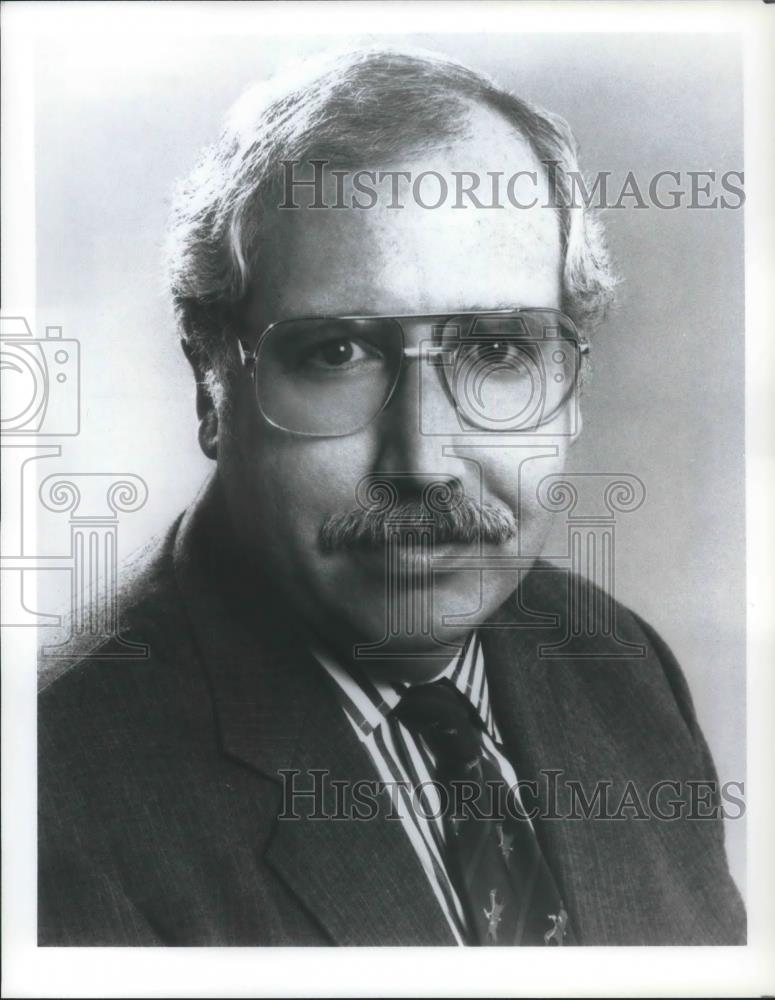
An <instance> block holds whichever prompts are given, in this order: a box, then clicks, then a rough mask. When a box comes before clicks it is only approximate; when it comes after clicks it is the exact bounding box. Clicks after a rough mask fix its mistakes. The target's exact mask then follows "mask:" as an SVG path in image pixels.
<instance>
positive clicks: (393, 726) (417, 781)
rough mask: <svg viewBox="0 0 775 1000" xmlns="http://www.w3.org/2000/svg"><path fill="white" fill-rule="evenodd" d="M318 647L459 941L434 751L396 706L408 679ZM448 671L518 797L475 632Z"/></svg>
mask: <svg viewBox="0 0 775 1000" xmlns="http://www.w3.org/2000/svg"><path fill="white" fill-rule="evenodd" d="M315 655H316V657H317V659H318V660H319V662H320V663H321V664H322V666H323V667H324V668H325V669H326V671H327V672H328V673H329V675H330V676H331V677H332V678H333V680H334V681H335V683H336V690H337V693H338V695H339V698H340V701H341V703H342V706H343V708H344V711H345V714H346V715H347V718H348V719H349V721H350V724H351V725H352V727H353V729H354V730H355V733H356V735H357V736H358V739H359V740H360V741H361V743H362V744H363V746H364V747H365V748H366V750H367V752H368V754H369V756H370V757H371V760H372V762H373V763H374V766H375V768H376V770H377V773H378V774H379V778H380V781H381V782H384V783H386V785H387V787H388V788H390V789H391V790H392V792H393V795H392V807H393V809H394V810H395V813H396V814H397V815H398V817H399V818H400V821H401V825H402V827H403V830H404V832H405V834H406V836H407V837H408V838H409V842H410V843H411V845H412V847H413V849H414V851H415V853H416V855H417V858H418V860H419V861H420V864H421V865H422V868H423V870H424V872H425V874H426V876H427V878H428V882H429V883H430V887H431V889H432V891H433V894H434V896H435V897H436V900H437V902H438V904H439V907H440V909H441V911H442V913H443V914H444V917H445V918H446V920H447V922H448V923H449V926H450V929H451V930H452V933H453V935H454V937H455V940H456V941H457V943H458V944H459V945H463V944H466V939H467V936H468V928H467V925H466V918H465V914H464V910H463V907H462V905H461V902H460V899H459V897H458V894H457V892H456V891H455V888H454V886H453V884H452V880H451V879H450V876H449V873H448V871H447V868H446V865H445V861H444V858H445V834H444V824H443V819H442V811H441V802H440V799H439V795H438V791H437V789H436V786H435V785H434V784H433V782H434V779H435V772H436V766H435V761H434V757H433V754H432V753H431V751H430V749H429V748H428V745H427V744H426V742H425V740H423V739H422V737H419V736H414V735H413V734H412V733H411V732H410V731H409V730H408V729H407V728H406V726H404V725H403V724H402V723H401V722H399V721H398V719H397V718H395V716H393V715H392V714H391V713H392V711H393V709H394V708H395V706H396V705H397V704H398V702H399V701H400V700H401V697H402V695H403V694H404V692H405V691H406V690H407V688H408V687H409V686H410V685H409V683H404V682H397V683H389V682H384V681H378V680H373V679H371V678H370V677H369V676H368V671H367V670H364V669H357V668H355V669H350V668H348V667H345V666H343V665H342V664H341V663H339V662H337V661H335V660H333V659H332V658H331V657H330V655H328V654H327V653H324V652H322V651H320V650H316V651H315ZM441 677H446V678H448V679H449V680H450V681H451V682H452V683H453V684H454V685H455V687H457V689H458V690H459V691H461V692H462V693H463V694H464V695H465V696H466V698H467V699H468V700H469V701H470V702H471V704H472V705H473V706H474V708H475V709H476V711H477V712H478V714H479V716H480V718H481V719H482V722H483V723H484V726H485V732H484V733H483V734H482V742H483V748H484V752H485V753H486V754H487V756H488V757H489V759H490V760H491V761H492V762H493V763H494V764H495V765H496V767H497V768H498V769H499V771H500V773H501V775H502V777H503V780H504V781H505V782H506V783H507V784H508V785H509V786H510V787H511V788H512V789H513V790H514V794H515V795H516V796H517V798H519V790H518V788H517V777H516V774H515V773H514V769H513V767H512V766H511V764H510V763H509V761H508V760H507V759H506V758H505V756H504V754H503V749H502V747H501V739H500V734H499V732H498V728H497V726H496V724H495V720H494V718H493V715H492V708H491V706H490V696H489V691H488V687H487V678H486V675H485V670H484V655H483V653H482V646H481V642H480V640H479V636H478V633H477V632H476V631H474V632H472V633H471V634H470V636H469V638H468V640H467V642H466V644H465V646H464V647H463V649H462V650H461V652H460V653H459V654H458V656H457V657H455V658H454V659H453V660H452V661H451V662H450V663H449V664H448V665H447V667H446V669H445V670H444V671H442V673H441V674H439V676H438V677H437V678H436V679H437V680H438V679H440V678H441Z"/></svg>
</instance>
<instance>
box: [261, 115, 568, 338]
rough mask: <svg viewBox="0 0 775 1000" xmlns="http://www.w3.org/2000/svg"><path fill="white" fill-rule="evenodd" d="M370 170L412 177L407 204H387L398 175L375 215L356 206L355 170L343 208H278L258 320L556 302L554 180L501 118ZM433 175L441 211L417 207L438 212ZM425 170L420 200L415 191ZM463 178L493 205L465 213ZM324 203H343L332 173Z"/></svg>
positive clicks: (403, 197)
mask: <svg viewBox="0 0 775 1000" xmlns="http://www.w3.org/2000/svg"><path fill="white" fill-rule="evenodd" d="M364 169H369V170H375V171H377V170H381V171H383V172H385V173H387V172H388V171H404V172H408V173H409V174H410V179H408V180H407V179H405V178H401V179H400V180H399V181H398V184H399V188H398V193H399V197H398V201H399V203H400V204H402V205H403V206H404V207H402V208H395V207H392V208H391V207H390V204H391V202H394V200H395V199H394V196H393V193H392V191H391V181H390V179H389V178H388V179H383V180H382V181H379V180H378V182H377V183H376V184H375V185H374V187H375V189H376V191H377V204H376V205H374V207H373V208H368V209H362V208H354V207H352V204H351V195H352V193H353V190H352V177H353V175H354V174H355V173H356V171H355V170H354V171H352V173H351V174H349V175H348V177H347V178H346V179H345V181H344V185H345V186H344V188H343V192H344V198H340V201H343V202H344V204H345V205H346V206H347V207H345V208H333V207H328V208H323V209H310V208H309V207H307V204H305V201H304V199H303V198H302V197H297V198H296V200H297V201H298V203H299V204H300V205H301V206H302V207H300V208H299V209H297V210H294V209H279V208H276V209H271V210H270V212H269V215H268V219H267V226H266V228H265V231H264V232H265V236H264V245H265V246H266V247H267V248H269V252H268V253H264V254H263V256H262V259H260V260H259V268H258V275H259V278H258V281H257V282H256V284H255V286H254V288H253V295H252V298H251V303H250V319H251V321H252V322H253V323H255V324H257V325H258V324H263V325H268V324H269V323H271V322H275V321H276V320H278V319H283V318H287V317H290V316H304V315H319V314H323V313H328V314H331V313H339V314H343V313H402V312H403V313H406V312H415V313H422V312H428V313H432V312H445V311H447V310H449V309H471V308H500V307H505V306H519V305H523V306H525V305H543V306H555V307H556V306H559V304H560V303H559V299H560V274H561V246H560V229H559V220H558V218H557V212H556V210H555V209H554V208H552V207H549V190H548V182H547V178H546V172H545V169H544V167H543V165H542V164H541V163H540V162H539V161H538V159H537V157H536V156H535V154H534V153H533V151H532V150H531V149H530V147H529V145H528V143H527V142H526V141H525V140H524V139H523V138H522V137H521V136H519V135H517V134H516V133H515V132H514V131H513V129H511V127H510V126H509V125H508V123H506V122H505V121H504V120H503V119H502V118H500V116H497V115H495V114H494V113H490V112H486V113H481V112H480V113H478V114H477V115H476V116H473V117H472V118H471V121H470V128H469V129H468V132H467V135H466V137H465V138H462V139H457V140H454V141H450V142H448V143H446V144H443V145H438V146H436V147H435V148H433V149H431V150H430V151H428V152H425V153H422V154H416V153H415V154H411V155H405V156H401V155H397V156H396V157H395V159H394V160H392V161H391V162H387V163H380V164H374V165H372V164H369V165H368V166H367V167H365V168H364ZM431 172H436V173H438V174H440V175H441V176H442V177H443V178H444V179H445V181H446V183H447V186H448V193H447V197H446V199H445V200H444V202H443V204H441V205H440V206H439V207H437V208H426V207H423V204H421V203H420V202H424V203H425V204H426V205H432V204H434V203H435V202H436V201H438V200H439V197H440V192H441V191H442V190H443V189H442V188H441V187H440V181H439V180H438V179H437V178H435V177H433V176H432V175H431ZM423 174H426V175H427V176H426V177H425V179H424V180H422V181H421V186H418V187H417V189H416V190H417V192H418V193H419V198H415V196H414V193H413V192H414V187H413V186H414V184H415V182H416V179H417V178H418V177H421V175H423ZM456 174H457V175H460V176H465V182H464V183H465V186H466V187H469V186H471V185H472V184H473V183H476V184H477V187H476V188H475V189H474V190H475V192H476V194H477V197H478V198H479V200H480V202H481V203H483V205H485V206H487V205H495V207H483V208H479V207H475V206H474V204H472V202H471V200H470V199H469V198H468V197H466V196H463V197H462V199H461V200H462V204H463V205H464V206H465V207H463V208H460V207H457V208H456V207H454V206H455V204H456V202H457V203H458V204H460V203H461V200H459V199H458V197H457V193H456V190H457V189H456V185H458V184H460V183H461V181H459V180H457V179H456ZM520 174H521V176H516V175H520ZM493 175H499V176H498V179H497V180H494V178H493ZM515 176H516V179H513V178H515ZM367 183H372V181H371V180H367ZM494 184H497V191H495V190H494V187H493V185H494ZM509 192H510V193H511V199H513V200H516V201H518V202H519V203H520V205H524V206H528V205H530V204H531V202H533V201H534V200H535V202H536V204H535V205H533V206H532V207H515V206H514V205H513V204H512V201H511V200H510V199H509ZM358 198H359V200H360V201H361V202H364V201H367V200H368V199H366V198H365V197H364V196H363V194H360V195H358ZM308 200H309V199H307V202H308ZM324 201H325V203H326V205H328V206H332V205H334V204H335V203H336V202H337V192H336V187H335V181H334V179H333V178H332V177H330V176H329V177H327V179H326V183H325V197H324Z"/></svg>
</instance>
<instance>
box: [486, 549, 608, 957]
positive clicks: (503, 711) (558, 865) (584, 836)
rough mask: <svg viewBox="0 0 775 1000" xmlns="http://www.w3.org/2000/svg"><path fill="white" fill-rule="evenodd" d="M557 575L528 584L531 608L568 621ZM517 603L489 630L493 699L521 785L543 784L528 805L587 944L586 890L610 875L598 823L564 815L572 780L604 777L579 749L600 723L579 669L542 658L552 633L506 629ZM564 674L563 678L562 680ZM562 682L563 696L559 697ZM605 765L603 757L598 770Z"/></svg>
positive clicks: (538, 573)
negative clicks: (532, 591)
mask: <svg viewBox="0 0 775 1000" xmlns="http://www.w3.org/2000/svg"><path fill="white" fill-rule="evenodd" d="M557 572H558V571H556V570H550V569H539V570H534V572H533V573H532V574H531V575H530V577H529V578H528V580H529V584H528V585H531V584H532V585H533V586H535V585H536V584H537V590H538V592H539V595H540V596H539V600H538V603H537V604H536V603H531V607H535V608H536V609H537V610H540V611H542V612H543V611H546V612H547V613H549V614H560V615H562V613H563V608H562V604H561V602H559V603H558V602H556V595H557V594H558V593H559V594H562V593H563V588H562V587H557V586H556V585H554V586H553V585H552V583H554V582H555V581H556V579H557V577H556V574H557ZM552 577H553V578H554V580H553V581H552V583H550V582H549V580H551V578H552ZM543 580H546V586H544V585H543ZM513 600H514V597H513V595H512V597H511V598H510V599H509V601H507V602H506V604H505V605H503V607H502V608H501V609H499V611H498V612H497V613H496V615H495V616H494V617H493V618H492V619H490V621H489V622H487V623H486V624H485V625H484V626H483V627H482V631H481V635H482V648H483V651H484V657H485V665H486V671H487V680H488V685H489V688H490V699H491V704H492V709H493V714H494V716H495V719H496V722H497V723H498V727H499V729H500V732H501V734H502V737H503V740H504V745H505V748H506V751H507V754H508V756H509V758H510V759H511V761H512V762H513V764H514V766H515V770H516V773H517V778H518V780H519V781H520V782H534V783H535V788H536V790H537V792H536V794H535V795H533V794H532V789H531V788H528V790H527V792H526V793H525V794H523V799H524V800H525V804H526V806H527V805H532V806H533V807H534V808H535V809H537V811H538V812H537V815H538V817H539V818H538V819H536V820H535V821H534V826H535V829H536V835H537V836H538V839H539V842H540V843H541V847H542V850H543V851H544V854H545V856H546V858H547V860H548V862H549V864H550V866H551V868H552V871H553V873H554V876H555V878H556V880H557V883H558V886H559V887H560V891H561V893H562V895H563V900H564V902H565V904H566V907H567V908H568V910H569V912H570V913H571V915H572V916H575V917H576V920H575V931H576V938H577V939H579V938H582V937H583V930H584V928H585V927H586V926H589V925H588V919H589V914H588V913H587V912H586V900H585V895H586V887H587V886H588V885H590V884H592V885H594V884H595V881H596V880H598V881H599V880H600V879H601V878H602V879H605V878H606V872H605V869H604V867H603V866H602V865H599V864H598V861H599V859H598V854H599V851H598V847H597V844H596V840H595V836H594V833H595V831H594V823H590V822H583V821H581V820H579V821H570V822H568V821H561V820H560V818H559V817H563V816H567V815H568V813H569V812H570V811H571V808H572V803H571V800H570V791H569V788H568V785H567V782H566V780H565V779H566V778H567V777H572V778H573V779H575V780H578V781H580V782H581V784H582V785H583V787H584V788H589V787H590V784H591V782H592V780H593V778H596V777H599V776H600V775H599V771H598V773H596V774H594V775H592V773H591V772H590V771H589V770H588V765H589V763H590V762H588V761H587V759H586V758H585V756H584V755H583V754H582V753H579V750H578V748H579V747H582V746H584V745H585V744H587V743H588V738H589V733H588V732H587V733H586V734H585V732H583V731H581V732H580V731H579V726H580V725H581V727H582V729H584V728H587V729H588V728H589V726H590V724H591V722H592V718H591V716H590V715H589V714H586V712H585V706H584V704H583V698H584V696H583V692H582V691H579V692H578V693H579V701H578V702H575V703H574V702H573V697H572V695H570V696H569V694H568V692H569V691H572V690H573V688H574V679H573V670H574V667H573V665H568V664H560V663H558V662H557V661H551V660H546V659H541V658H540V657H539V655H538V648H539V646H541V645H542V644H544V643H547V642H551V640H552V636H550V635H549V634H547V629H545V628H543V629H541V628H535V627H525V626H519V627H515V626H510V625H508V624H506V623H507V622H508V621H509V618H510V617H511V611H512V610H513V609H511V607H510V606H511V604H512V602H513ZM558 674H562V675H563V677H562V678H558V677H557V675H558ZM558 684H559V685H560V686H561V687H562V690H563V692H564V696H563V697H559V696H558V695H557V694H556V691H557V690H558ZM600 764H601V758H600V757H599V756H598V757H597V758H596V759H595V761H594V763H593V765H592V766H594V767H599V765H600ZM607 773H609V774H610V773H612V771H611V770H609V771H608V772H607ZM580 862H583V863H580ZM614 891H615V890H614ZM592 917H593V919H594V914H593V915H592ZM581 943H583V941H581Z"/></svg>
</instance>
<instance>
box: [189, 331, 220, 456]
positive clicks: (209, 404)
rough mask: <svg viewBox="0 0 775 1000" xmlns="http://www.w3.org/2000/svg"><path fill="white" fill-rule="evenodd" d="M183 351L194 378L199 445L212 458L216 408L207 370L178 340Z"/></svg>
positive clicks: (216, 429) (216, 431) (216, 447)
mask: <svg viewBox="0 0 775 1000" xmlns="http://www.w3.org/2000/svg"><path fill="white" fill-rule="evenodd" d="M180 346H181V347H182V348H183V353H184V354H185V356H186V359H187V360H188V363H189V364H190V365H191V368H192V370H193V372H194V377H195V378H196V415H197V417H198V418H199V435H198V436H199V447H200V448H201V449H202V451H203V452H204V454H205V455H206V456H207V457H208V458H211V459H213V460H215V459H217V458H218V408H217V406H216V404H215V400H214V399H213V396H212V393H211V392H210V389H209V387H208V385H207V371H206V370H205V368H204V367H203V365H202V362H201V358H200V357H199V356H198V355H197V353H196V352H195V351H194V349H193V348H192V346H191V344H190V343H189V342H188V341H186V340H181V341H180Z"/></svg>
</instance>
